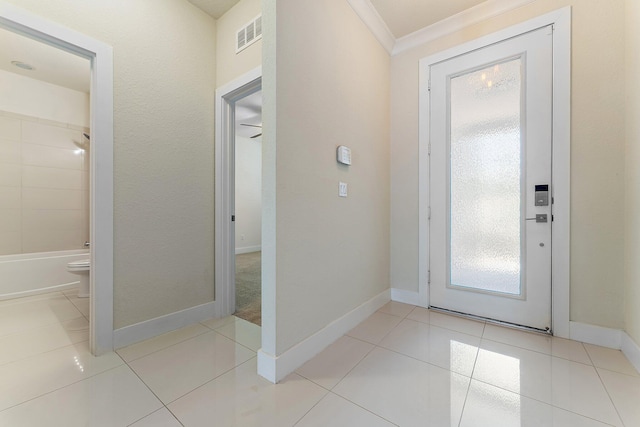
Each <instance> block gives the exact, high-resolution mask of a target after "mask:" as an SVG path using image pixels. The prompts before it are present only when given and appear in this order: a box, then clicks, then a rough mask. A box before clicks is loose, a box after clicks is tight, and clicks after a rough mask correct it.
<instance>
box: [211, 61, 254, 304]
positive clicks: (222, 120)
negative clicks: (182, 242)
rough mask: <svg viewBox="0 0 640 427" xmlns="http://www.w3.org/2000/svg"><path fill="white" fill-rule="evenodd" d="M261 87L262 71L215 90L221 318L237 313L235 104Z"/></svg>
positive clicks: (217, 281)
mask: <svg viewBox="0 0 640 427" xmlns="http://www.w3.org/2000/svg"><path fill="white" fill-rule="evenodd" d="M261 86H262V67H257V68H254V69H253V70H251V71H249V72H248V73H246V74H244V75H242V76H240V77H238V78H237V79H235V80H233V81H231V82H229V83H227V84H225V85H223V86H221V87H219V88H218V89H216V123H215V132H216V140H215V156H216V158H215V159H216V171H215V189H216V190H215V191H216V194H215V198H216V201H215V206H216V209H215V254H216V257H215V269H216V270H215V295H216V300H215V304H216V312H217V314H218V316H228V315H230V314H232V313H233V312H234V311H235V306H236V302H235V299H236V295H235V259H234V257H233V256H232V254H233V251H234V248H235V235H234V223H233V222H232V221H231V215H233V214H234V212H232V209H233V206H234V191H233V189H234V176H233V171H234V162H235V158H234V149H233V147H234V144H235V142H234V139H235V131H234V130H235V126H234V108H233V106H234V103H235V101H236V100H238V99H241V98H243V97H244V96H247V95H249V94H251V93H254V92H256V91H257V90H259V89H260V87H261Z"/></svg>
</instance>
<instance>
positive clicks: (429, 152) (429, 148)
mask: <svg viewBox="0 0 640 427" xmlns="http://www.w3.org/2000/svg"><path fill="white" fill-rule="evenodd" d="M427 155H428V156H430V155H431V143H429V145H428V146H427Z"/></svg>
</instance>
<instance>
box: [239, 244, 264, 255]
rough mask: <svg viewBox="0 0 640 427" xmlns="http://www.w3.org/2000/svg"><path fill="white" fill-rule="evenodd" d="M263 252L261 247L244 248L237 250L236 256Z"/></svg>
mask: <svg viewBox="0 0 640 427" xmlns="http://www.w3.org/2000/svg"><path fill="white" fill-rule="evenodd" d="M261 250H262V246H261V245H257V246H245V247H244V248H236V255H242V254H250V253H251V252H260V251H261Z"/></svg>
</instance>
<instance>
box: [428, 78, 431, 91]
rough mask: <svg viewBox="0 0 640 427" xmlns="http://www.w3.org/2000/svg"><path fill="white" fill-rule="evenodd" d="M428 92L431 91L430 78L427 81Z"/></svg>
mask: <svg viewBox="0 0 640 427" xmlns="http://www.w3.org/2000/svg"><path fill="white" fill-rule="evenodd" d="M427 92H431V79H429V82H428V83H427Z"/></svg>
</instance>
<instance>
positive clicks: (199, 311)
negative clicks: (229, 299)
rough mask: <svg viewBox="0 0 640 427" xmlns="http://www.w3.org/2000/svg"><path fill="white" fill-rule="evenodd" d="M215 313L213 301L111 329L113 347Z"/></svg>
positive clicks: (202, 318) (148, 336)
mask: <svg viewBox="0 0 640 427" xmlns="http://www.w3.org/2000/svg"><path fill="white" fill-rule="evenodd" d="M215 315H216V303H215V302H214V301H212V302H209V303H206V304H202V305H198V306H195V307H191V308H187V309H184V310H181V311H177V312H175V313H171V314H167V315H164V316H160V317H156V318H155V319H149V320H145V321H144V322H140V323H136V324H134V325H129V326H125V327H124V328H120V329H116V330H115V331H113V347H114V349H118V348H122V347H126V346H128V345H131V344H134V343H137V342H139V341H143V340H146V339H149V338H153V337H155V336H158V335H161V334H164V333H167V332H171V331H175V330H176V329H180V328H182V327H184V326H188V325H191V324H193V323H197V322H200V321H202V320H206V319H210V318H212V317H215Z"/></svg>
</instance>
